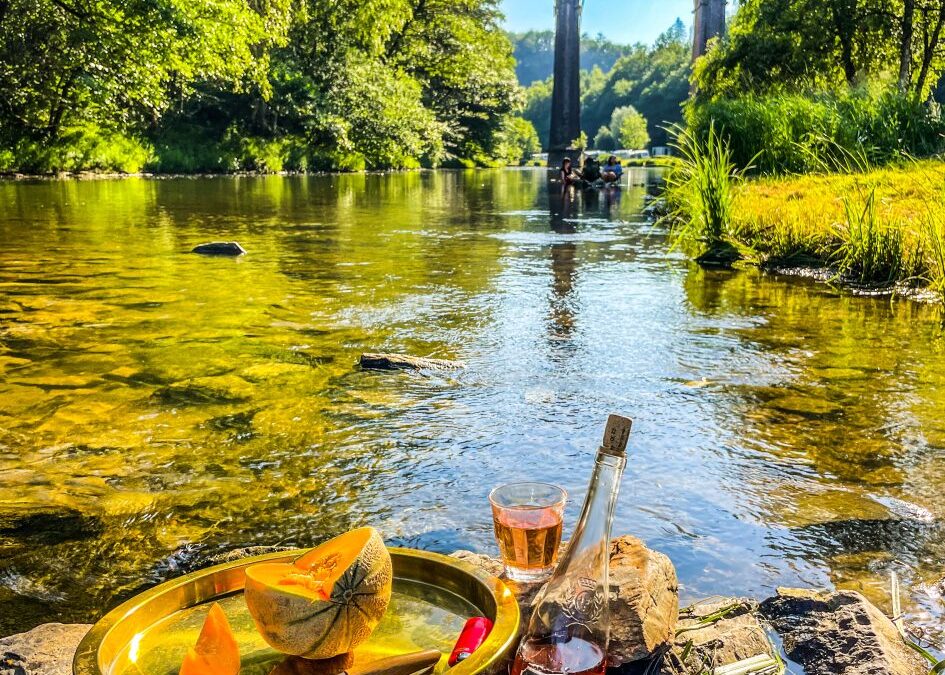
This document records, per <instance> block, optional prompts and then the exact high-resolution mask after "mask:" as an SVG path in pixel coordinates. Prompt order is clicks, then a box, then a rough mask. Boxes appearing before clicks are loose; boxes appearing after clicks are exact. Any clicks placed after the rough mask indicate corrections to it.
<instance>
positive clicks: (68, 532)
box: [0, 170, 945, 634]
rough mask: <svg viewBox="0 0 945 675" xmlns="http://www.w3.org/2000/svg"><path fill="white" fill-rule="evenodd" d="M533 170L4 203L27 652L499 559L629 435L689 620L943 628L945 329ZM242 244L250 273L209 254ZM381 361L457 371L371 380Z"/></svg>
mask: <svg viewBox="0 0 945 675" xmlns="http://www.w3.org/2000/svg"><path fill="white" fill-rule="evenodd" d="M631 178H632V182H633V183H634V184H639V185H637V186H636V187H633V188H631V189H625V190H623V191H622V192H620V193H617V194H615V195H596V194H591V195H585V196H582V195H577V196H575V197H573V198H572V197H569V196H567V195H566V196H564V197H562V196H561V195H560V194H559V193H558V192H557V189H553V190H552V191H551V194H549V190H548V186H547V184H546V182H545V179H544V173H543V172H542V171H537V170H507V171H478V172H476V171H472V172H436V173H431V172H428V173H409V174H396V175H350V176H319V177H268V178H195V179H169V180H146V179H127V180H119V181H110V180H99V181H87V182H78V181H56V182H42V183H23V182H5V183H0V634H6V633H9V632H13V631H18V630H22V629H26V628H29V627H31V626H33V625H35V624H38V623H41V622H44V621H50V620H62V621H90V620H94V619H95V618H97V617H98V616H99V615H101V614H102V613H103V611H104V610H106V609H108V608H110V607H111V606H113V605H114V604H115V603H117V602H118V601H119V600H121V599H123V598H125V597H127V596H128V595H129V594H131V593H133V592H134V591H135V590H138V589H141V588H142V587H144V586H146V585H148V584H151V583H154V582H155V581H156V580H159V579H161V578H164V577H165V576H166V575H168V574H170V573H173V570H174V567H175V565H177V564H178V562H179V561H182V560H185V559H186V558H187V556H190V555H193V553H194V552H195V551H196V550H199V551H201V552H203V553H208V552H217V551H222V550H225V549H228V548H231V547H237V546H246V545H252V544H296V545H306V544H312V543H314V542H318V541H320V540H322V539H324V538H326V537H327V536H328V535H331V534H337V533H339V532H342V531H344V530H346V529H348V528H350V527H353V526H356V525H359V524H362V523H370V524H374V525H375V526H377V527H378V528H379V529H380V530H381V531H382V532H383V533H384V535H385V536H386V537H387V538H388V540H389V541H390V542H393V543H398V544H402V545H409V546H417V547H424V548H430V549H434V550H439V551H450V550H453V549H455V548H459V547H463V548H473V549H478V550H482V551H495V545H494V543H493V537H492V528H491V520H490V514H489V509H488V506H487V501H486V495H487V493H488V491H489V489H490V488H491V487H493V486H494V485H496V484H498V483H501V482H506V481H514V480H520V479H536V480H544V481H550V482H555V483H559V484H561V485H563V486H564V487H566V488H567V489H568V490H569V491H570V493H571V497H572V499H571V503H570V504H569V506H568V510H567V519H566V523H565V532H566V534H567V532H568V531H569V530H570V528H571V527H573V525H574V522H575V518H576V515H577V514H576V511H577V510H578V508H579V507H580V503H581V500H582V499H583V497H584V490H585V487H586V481H587V478H588V476H589V473H590V470H591V463H592V460H593V453H594V450H595V448H596V446H597V443H598V442H599V435H600V433H601V432H602V430H603V424H604V421H605V419H606V415H607V413H609V412H621V413H624V414H626V415H629V416H631V417H633V418H634V420H635V428H634V432H633V435H632V437H631V446H630V447H631V450H630V453H631V456H630V461H629V463H628V468H627V473H626V477H625V480H624V483H623V487H622V490H621V497H620V502H619V506H618V512H617V516H616V522H615V525H614V531H615V532H616V533H632V534H635V535H638V536H640V537H642V538H643V539H645V540H646V541H647V542H648V543H649V545H650V546H652V547H654V548H657V549H659V550H661V551H664V552H666V553H667V554H668V555H669V556H670V557H671V558H672V560H673V562H674V563H675V565H676V567H677V569H678V572H679V576H680V580H681V583H682V586H683V588H682V593H683V595H684V600H685V599H693V598H697V597H701V596H704V595H709V594H716V593H725V594H741V595H754V596H757V597H763V596H765V595H766V594H769V593H770V592H771V591H772V590H773V589H774V588H775V587H776V586H778V585H801V586H838V587H843V588H853V589H858V590H861V591H863V592H864V593H866V594H867V595H868V596H869V597H870V598H872V599H873V600H874V601H876V602H878V603H879V604H880V606H881V607H883V608H885V609H887V610H888V609H889V601H888V579H889V572H890V570H896V571H897V572H898V573H899V574H900V576H901V578H902V579H903V582H904V584H905V585H906V586H907V588H908V595H909V601H908V610H909V618H910V620H911V621H912V622H913V624H914V625H916V626H920V627H924V628H926V629H928V630H940V625H941V615H942V612H943V604H942V593H943V591H945V588H943V583H945V582H943V581H942V579H943V577H945V520H943V519H945V498H943V491H945V332H943V327H942V323H941V316H940V314H939V311H938V310H937V309H935V308H931V307H926V306H922V305H918V304H913V303H910V302H908V301H893V302H890V301H889V300H888V299H865V298H857V297H850V296H848V295H844V294H841V293H839V292H836V291H834V290H832V289H830V288H829V287H826V286H823V285H814V284H811V283H809V282H806V281H802V280H795V279H788V278H783V277H781V278H779V277H773V276H766V275H763V274H761V273H759V272H757V271H740V272H707V271H704V270H701V269H699V268H698V267H696V266H694V265H692V264H691V263H689V262H687V260H686V259H685V258H684V257H683V256H682V255H681V254H679V253H676V252H673V251H672V250H671V249H670V247H669V245H668V244H667V241H666V236H665V232H663V231H662V230H660V229H658V228H654V227H653V226H652V225H651V224H650V223H648V222H647V221H646V220H645V218H644V217H643V216H642V215H641V212H642V208H643V206H644V195H645V192H646V190H645V188H644V187H643V184H645V183H647V182H648V181H652V180H654V179H655V176H654V175H652V174H647V173H646V172H634V174H633V175H632V177H631ZM230 239H235V240H238V241H239V242H240V243H241V244H242V245H243V246H244V247H245V248H246V249H247V250H248V251H249V253H248V254H247V255H245V256H243V257H241V258H239V259H226V258H207V257H201V256H198V255H193V254H190V253H188V251H189V250H190V249H191V248H192V247H193V246H194V245H195V244H198V243H201V242H204V241H211V240H230ZM363 351H393V352H406V353H410V354H416V355H422V356H435V357H441V358H456V359H461V360H463V361H465V362H466V363H467V364H468V367H467V368H466V369H465V370H463V371H459V372H444V373H428V374H426V375H417V374H409V373H376V372H362V371H360V370H359V369H358V368H357V367H356V365H355V364H356V361H357V358H358V355H359V354H360V353H361V352H363Z"/></svg>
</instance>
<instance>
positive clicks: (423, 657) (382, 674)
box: [347, 649, 442, 675]
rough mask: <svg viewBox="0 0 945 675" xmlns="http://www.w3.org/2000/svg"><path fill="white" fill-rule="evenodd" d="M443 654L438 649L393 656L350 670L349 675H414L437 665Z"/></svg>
mask: <svg viewBox="0 0 945 675" xmlns="http://www.w3.org/2000/svg"><path fill="white" fill-rule="evenodd" d="M441 656H442V654H441V653H440V652H439V651H438V650H436V649H427V650H426V651H422V652H412V653H410V654H401V655H400V656H391V657H389V658H386V659H380V660H379V661H371V662H370V663H365V664H364V665H360V666H352V667H351V668H348V671H347V672H348V675H413V673H416V672H418V671H420V670H426V669H427V668H432V667H433V666H435V665H436V662H437V661H439V660H440V657H441Z"/></svg>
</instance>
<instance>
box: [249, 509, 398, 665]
mask: <svg viewBox="0 0 945 675" xmlns="http://www.w3.org/2000/svg"><path fill="white" fill-rule="evenodd" d="M392 583H393V567H392V565H391V559H390V553H388V552H387V548H386V547H385V546H384V540H383V539H381V535H380V534H378V532H377V530H375V529H374V528H373V527H362V528H359V529H357V530H352V531H350V532H347V533H345V534H343V535H341V536H338V537H335V538H334V539H332V540H330V541H327V542H325V543H324V544H322V545H321V546H318V547H317V548H314V549H312V550H311V551H309V552H308V553H306V554H305V555H303V556H301V557H300V558H298V559H297V560H295V562H292V563H259V564H258V565H252V566H251V567H249V568H247V570H246V590H245V593H244V597H245V598H246V606H247V607H248V608H249V613H250V615H252V617H253V621H254V622H255V624H256V628H257V629H258V630H259V633H260V635H262V637H263V639H264V640H265V641H266V642H267V643H268V644H269V646H271V647H272V648H273V649H275V650H277V651H280V652H282V653H284V654H291V655H293V656H302V657H305V658H307V659H330V658H332V657H334V656H338V655H339V654H344V653H345V652H350V651H351V650H352V649H354V648H355V647H356V646H357V645H359V644H361V643H362V642H364V641H365V640H366V639H367V638H368V637H369V636H370V635H371V632H372V631H373V630H374V628H375V627H376V626H377V624H378V623H379V622H380V620H381V617H383V616H384V612H386V611H387V605H388V604H389V603H390V595H391V586H392Z"/></svg>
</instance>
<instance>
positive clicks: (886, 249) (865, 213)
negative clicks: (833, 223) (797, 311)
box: [831, 188, 908, 284]
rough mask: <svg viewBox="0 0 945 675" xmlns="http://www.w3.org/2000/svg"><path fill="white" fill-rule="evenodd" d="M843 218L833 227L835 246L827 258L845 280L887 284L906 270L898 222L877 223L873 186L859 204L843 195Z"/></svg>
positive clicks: (904, 273)
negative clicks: (836, 241)
mask: <svg viewBox="0 0 945 675" xmlns="http://www.w3.org/2000/svg"><path fill="white" fill-rule="evenodd" d="M843 210H844V216H845V218H844V222H843V223H841V224H840V225H839V226H838V227H837V229H836V233H837V239H838V246H837V248H836V250H834V251H833V253H832V255H831V258H832V259H833V262H834V263H835V264H836V266H837V270H838V273H839V275H840V276H841V277H843V278H844V279H845V280H847V281H855V282H858V283H861V284H891V283H893V282H895V281H899V280H901V279H902V278H904V276H905V275H906V274H907V271H906V268H907V267H908V261H907V256H906V249H905V246H904V244H903V232H902V228H901V227H899V226H898V224H895V223H891V224H884V223H880V222H879V219H878V218H877V216H876V190H875V188H874V189H873V190H871V191H870V192H869V194H868V195H867V196H866V199H865V201H864V202H863V203H862V204H860V203H858V201H857V200H854V198H853V197H852V196H849V195H847V196H844V197H843Z"/></svg>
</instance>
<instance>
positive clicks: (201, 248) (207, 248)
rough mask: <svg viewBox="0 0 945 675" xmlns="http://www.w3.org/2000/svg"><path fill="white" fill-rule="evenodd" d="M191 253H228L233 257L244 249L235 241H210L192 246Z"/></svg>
mask: <svg viewBox="0 0 945 675" xmlns="http://www.w3.org/2000/svg"><path fill="white" fill-rule="evenodd" d="M191 253H199V254H201V255H229V256H234V257H235V256H239V255H243V254H244V253H246V249H244V248H243V247H242V246H240V245H239V244H238V243H237V242H235V241H212V242H210V243H207V244H198V245H197V246H194V248H193V250H192V251H191Z"/></svg>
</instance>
